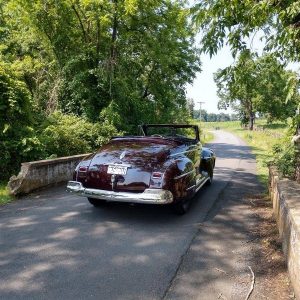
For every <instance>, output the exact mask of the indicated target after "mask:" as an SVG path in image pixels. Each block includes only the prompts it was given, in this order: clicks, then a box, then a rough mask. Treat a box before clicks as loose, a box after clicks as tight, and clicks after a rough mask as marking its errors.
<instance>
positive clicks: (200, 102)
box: [197, 101, 205, 125]
mask: <svg viewBox="0 0 300 300" xmlns="http://www.w3.org/2000/svg"><path fill="white" fill-rule="evenodd" d="M197 103H199V105H200V111H199V112H200V125H201V110H202V104H204V103H205V102H203V101H198V102H197Z"/></svg>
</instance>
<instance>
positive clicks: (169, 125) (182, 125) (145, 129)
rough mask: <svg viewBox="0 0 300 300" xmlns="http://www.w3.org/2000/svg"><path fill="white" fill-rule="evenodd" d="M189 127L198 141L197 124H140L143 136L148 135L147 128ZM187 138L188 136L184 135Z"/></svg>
mask: <svg viewBox="0 0 300 300" xmlns="http://www.w3.org/2000/svg"><path fill="white" fill-rule="evenodd" d="M160 127H161V128H164V127H165V128H173V129H176V128H191V129H194V132H195V139H194V140H196V141H200V134H199V127H198V126H197V125H189V124H143V125H140V128H141V129H142V132H143V134H144V136H149V134H148V132H149V131H148V129H149V128H160ZM186 138H187V139H188V137H186Z"/></svg>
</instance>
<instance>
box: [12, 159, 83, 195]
mask: <svg viewBox="0 0 300 300" xmlns="http://www.w3.org/2000/svg"><path fill="white" fill-rule="evenodd" d="M86 155H87V154H80V155H74V156H68V157H60V158H55V159H47V160H39V161H33V162H25V163H22V165H21V171H20V173H19V174H18V176H15V175H14V176H12V177H11V178H10V180H9V182H8V185H7V187H8V190H9V192H10V194H12V195H15V196H16V195H22V194H27V193H29V192H31V191H33V190H36V189H39V188H41V187H45V186H50V185H54V184H57V183H60V182H66V181H68V180H71V179H72V175H73V171H74V169H75V167H76V165H77V164H78V163H79V162H80V161H81V160H82V159H83V158H84V157H85V156H86Z"/></svg>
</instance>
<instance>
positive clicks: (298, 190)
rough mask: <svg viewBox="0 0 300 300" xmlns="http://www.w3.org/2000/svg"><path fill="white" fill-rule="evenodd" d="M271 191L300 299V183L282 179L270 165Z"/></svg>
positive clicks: (295, 289) (291, 273)
mask: <svg viewBox="0 0 300 300" xmlns="http://www.w3.org/2000/svg"><path fill="white" fill-rule="evenodd" d="M269 191H270V195H271V199H272V202H273V209H274V215H275V218H276V220H277V225H278V228H279V234H280V237H281V239H282V248H283V252H284V254H285V256H286V261H287V266H288V271H289V275H290V279H291V282H292V284H293V288H294V291H295V295H296V298H297V299H300V184H299V183H297V182H295V181H291V180H289V179H280V178H279V175H278V173H277V171H276V169H275V168H274V167H270V168H269Z"/></svg>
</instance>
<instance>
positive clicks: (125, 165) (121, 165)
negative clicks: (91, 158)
mask: <svg viewBox="0 0 300 300" xmlns="http://www.w3.org/2000/svg"><path fill="white" fill-rule="evenodd" d="M102 165H103V166H117V167H126V168H131V167H132V166H131V165H130V164H118V163H104V164H102Z"/></svg>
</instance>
